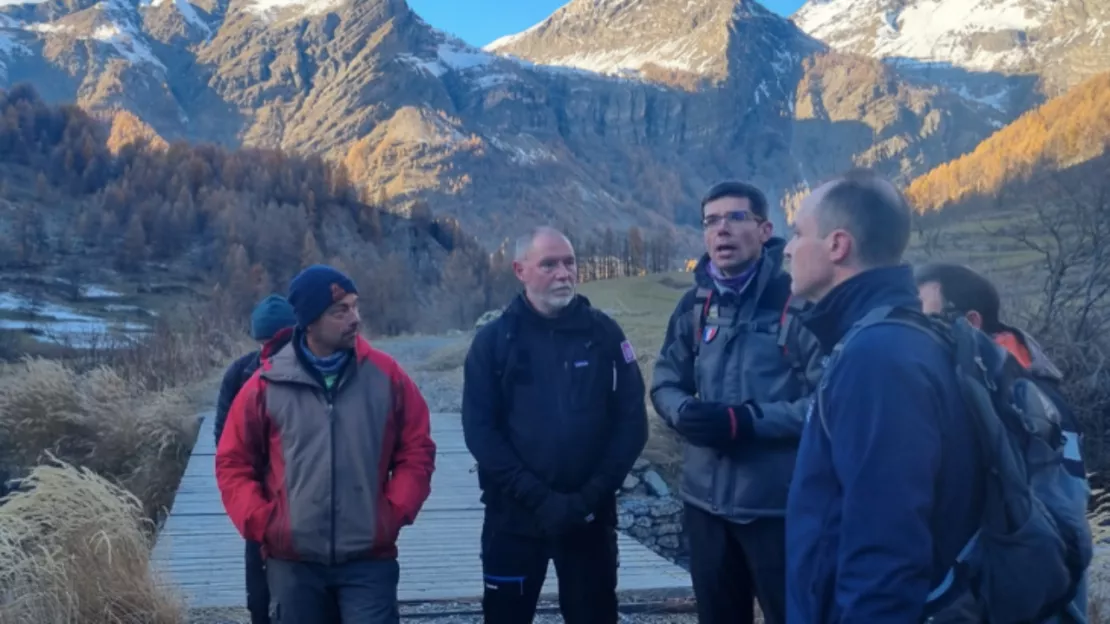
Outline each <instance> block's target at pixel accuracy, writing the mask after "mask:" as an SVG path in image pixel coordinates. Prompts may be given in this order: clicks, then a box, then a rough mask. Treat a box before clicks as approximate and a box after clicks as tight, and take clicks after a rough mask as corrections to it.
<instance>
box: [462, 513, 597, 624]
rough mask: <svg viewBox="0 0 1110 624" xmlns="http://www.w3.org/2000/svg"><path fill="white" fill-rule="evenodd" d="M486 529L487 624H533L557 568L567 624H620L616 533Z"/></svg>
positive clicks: (487, 523)
mask: <svg viewBox="0 0 1110 624" xmlns="http://www.w3.org/2000/svg"><path fill="white" fill-rule="evenodd" d="M498 524H499V523H495V522H490V519H489V516H488V515H487V517H486V521H485V522H484V523H483V526H482V575H483V581H484V584H485V590H484V593H483V595H482V612H483V613H484V615H485V622H486V624H528V623H529V622H531V621H532V619H533V617H534V616H535V614H536V603H537V602H538V600H539V596H540V590H541V589H543V583H544V580H545V579H546V577H547V566H548V561H551V560H553V561H554V562H555V573H556V574H557V576H558V579H559V610H560V611H561V612H562V615H563V621H565V622H566V624H616V622H617V565H618V561H617V559H618V554H617V530H616V528H615V527H613V526H612V525H606V524H596V525H590V526H587V527H585V528H583V529H580V530H578V531H575V532H573V533H568V534H566V535H564V536H561V537H556V538H544V537H533V536H530V535H521V534H517V533H512V532H507V531H504V530H503V529H500V528H498Z"/></svg>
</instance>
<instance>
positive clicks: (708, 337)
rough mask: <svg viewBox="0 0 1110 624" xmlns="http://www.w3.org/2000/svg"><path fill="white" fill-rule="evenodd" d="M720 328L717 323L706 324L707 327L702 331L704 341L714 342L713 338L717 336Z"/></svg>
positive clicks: (706, 342)
mask: <svg viewBox="0 0 1110 624" xmlns="http://www.w3.org/2000/svg"><path fill="white" fill-rule="evenodd" d="M718 329H720V328H719V327H718V326H716V325H706V326H705V329H704V330H703V331H702V333H701V340H702V342H704V343H705V344H709V343H711V342H713V339H714V338H716V337H717V330H718Z"/></svg>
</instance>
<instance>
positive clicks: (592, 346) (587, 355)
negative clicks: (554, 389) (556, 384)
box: [563, 338, 615, 411]
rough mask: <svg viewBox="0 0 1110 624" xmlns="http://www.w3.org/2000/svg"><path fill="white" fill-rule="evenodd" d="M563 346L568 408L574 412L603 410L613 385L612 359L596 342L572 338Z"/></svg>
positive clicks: (595, 340) (598, 342) (594, 340)
mask: <svg viewBox="0 0 1110 624" xmlns="http://www.w3.org/2000/svg"><path fill="white" fill-rule="evenodd" d="M568 347H569V348H567V349H566V351H565V355H564V359H563V372H564V373H565V375H566V383H567V386H566V389H567V390H568V391H569V392H568V393H567V394H568V396H570V407H571V409H573V410H575V411H586V410H599V409H604V408H605V405H606V403H607V401H608V399H609V393H610V391H611V390H612V388H613V380H614V375H615V371H614V369H613V360H612V358H610V357H607V356H606V354H605V350H604V349H603V347H602V345H601V343H600V341H598V340H597V339H589V338H585V339H582V338H576V339H573V342H571V344H570V345H568Z"/></svg>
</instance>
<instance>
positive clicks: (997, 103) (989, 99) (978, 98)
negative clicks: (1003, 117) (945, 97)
mask: <svg viewBox="0 0 1110 624" xmlns="http://www.w3.org/2000/svg"><path fill="white" fill-rule="evenodd" d="M956 94H957V95H959V96H960V97H962V98H963V99H965V100H971V101H973V102H979V103H980V104H986V105H987V106H990V107H991V108H993V109H995V110H997V111H1003V112H1005V110H1006V105H1007V103H1009V101H1010V90H1009V89H1003V90H1001V91H998V92H997V93H992V94H990V95H974V94H972V93H971V92H970V91H968V90H967V87H966V86H961V87H960V88H959V90H958V91H956Z"/></svg>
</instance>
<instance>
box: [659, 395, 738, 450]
mask: <svg viewBox="0 0 1110 624" xmlns="http://www.w3.org/2000/svg"><path fill="white" fill-rule="evenodd" d="M751 421H752V412H751V408H750V407H748V406H747V405H725V404H723V403H706V402H701V401H695V402H693V403H691V404H690V405H688V406H687V407H686V408H685V409H683V410H682V413H681V414H679V416H678V425H677V426H676V429H678V432H679V433H681V434H682V436H683V437H685V438H686V440H687V441H688V442H690V444H694V445H696V446H705V447H709V448H716V449H721V450H728V449H730V448H732V447H734V446H735V445H736V444H737V443H738V442H740V441H742V440H743V439H745V438H746V437H748V432H750V431H751Z"/></svg>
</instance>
